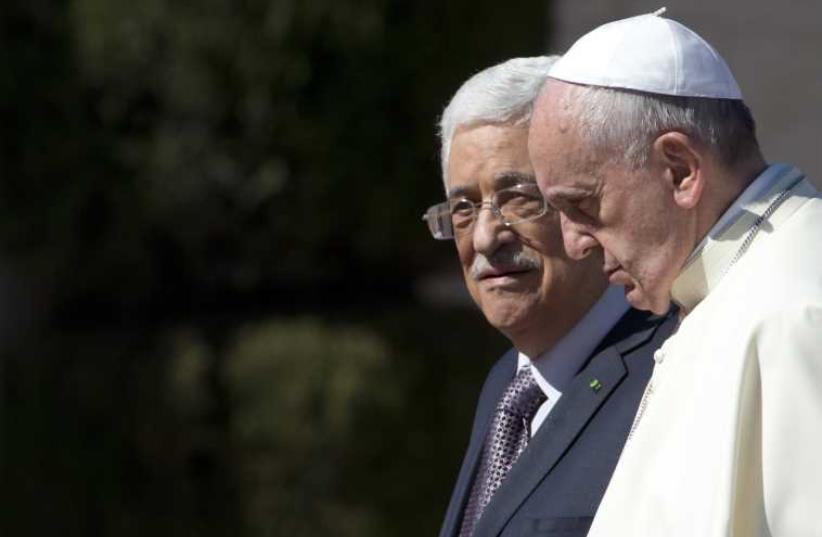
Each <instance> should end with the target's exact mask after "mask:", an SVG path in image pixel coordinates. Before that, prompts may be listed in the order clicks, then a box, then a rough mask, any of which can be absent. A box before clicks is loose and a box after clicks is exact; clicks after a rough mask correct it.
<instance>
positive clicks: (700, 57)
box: [549, 14, 742, 100]
mask: <svg viewBox="0 0 822 537" xmlns="http://www.w3.org/2000/svg"><path fill="white" fill-rule="evenodd" d="M549 76H550V77H551V78H555V79H558V80H563V81H565V82H572V83H575V84H584V85H588V86H601V87H606V88H621V89H630V90H636V91H643V92H646V93H660V94H664V95H676V96H680V97H711V98H715V99H739V100H741V99H742V92H741V91H740V90H739V85H738V84H737V83H736V80H734V76H733V75H732V74H731V70H730V69H729V68H728V65H727V64H726V63H725V60H723V59H722V57H721V56H720V55H719V53H718V52H717V51H716V50H714V48H713V47H712V46H711V45H709V44H708V42H707V41H705V40H704V39H702V38H701V37H700V36H698V35H697V34H696V33H695V32H694V31H692V30H690V29H689V28H686V27H685V26H683V25H682V24H680V23H678V22H676V21H673V20H671V19H666V18H663V17H660V16H658V15H657V14H651V15H639V16H637V17H631V18H628V19H622V20H618V21H615V22H610V23H607V24H603V25H602V26H600V27H599V28H596V29H594V30H592V31H591V32H588V33H587V34H585V35H584V36H582V37H581V38H579V39H578V40H577V42H576V43H574V45H573V46H572V47H571V48H570V49H569V50H568V52H566V53H565V54H564V55H563V56H562V58H561V59H560V60H559V61H557V63H556V64H554V66H553V68H552V69H551V72H550V75H549Z"/></svg>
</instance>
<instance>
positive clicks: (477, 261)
mask: <svg viewBox="0 0 822 537" xmlns="http://www.w3.org/2000/svg"><path fill="white" fill-rule="evenodd" d="M540 266H541V263H540V259H539V257H538V256H537V254H536V253H535V252H529V251H525V250H514V249H511V248H505V249H501V250H497V251H496V252H494V253H493V254H492V255H491V256H489V257H486V256H485V255H483V254H479V253H478V254H476V255H475V256H474V261H473V262H472V263H471V272H470V274H471V278H473V279H474V280H479V279H480V278H482V277H483V276H484V275H486V274H487V273H489V272H499V271H502V272H515V271H516V272H519V271H526V270H536V269H538V268H539V267H540Z"/></svg>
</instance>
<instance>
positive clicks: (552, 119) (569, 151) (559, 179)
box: [528, 80, 604, 189]
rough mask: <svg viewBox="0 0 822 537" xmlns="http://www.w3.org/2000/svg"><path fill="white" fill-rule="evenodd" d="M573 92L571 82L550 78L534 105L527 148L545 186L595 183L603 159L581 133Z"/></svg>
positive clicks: (538, 177) (540, 182)
mask: <svg viewBox="0 0 822 537" xmlns="http://www.w3.org/2000/svg"><path fill="white" fill-rule="evenodd" d="M571 92H572V86H571V85H570V84H566V83H564V82H560V81H555V80H551V81H549V82H548V83H547V84H546V86H545V88H544V90H543V92H542V93H541V94H540V97H539V98H538V99H537V102H536V104H535V107H534V116H533V120H532V122H531V128H530V132H529V139H528V144H529V146H528V150H529V154H530V158H531V160H532V162H533V163H534V168H535V171H536V175H537V181H538V182H539V184H540V186H541V187H542V188H543V189H551V188H553V187H555V186H561V185H569V184H573V185H582V184H590V183H596V182H597V181H598V176H599V175H600V174H599V172H600V170H601V168H602V165H603V162H604V159H603V156H602V155H600V154H599V153H598V152H597V151H595V150H594V148H593V146H592V145H591V144H590V143H589V142H588V141H587V140H586V139H585V138H584V137H583V136H581V135H580V130H579V128H578V120H577V118H576V116H575V113H574V106H573V104H572V100H571Z"/></svg>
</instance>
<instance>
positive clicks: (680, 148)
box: [652, 131, 706, 210]
mask: <svg viewBox="0 0 822 537" xmlns="http://www.w3.org/2000/svg"><path fill="white" fill-rule="evenodd" d="M652 151H653V153H654V157H655V159H656V160H657V163H658V164H659V165H660V166H661V168H662V169H663V172H664V174H665V180H666V181H667V182H668V186H669V187H670V188H671V190H672V192H673V194H674V202H675V203H676V204H677V205H679V207H681V208H682V209H686V210H689V209H693V208H694V207H696V205H697V204H698V203H699V200H700V198H702V191H703V190H704V188H705V174H704V171H705V170H704V169H703V167H704V166H705V164H706V163H705V161H704V159H703V157H702V154H701V152H700V151H699V148H698V147H697V145H696V143H695V142H694V140H693V139H692V138H691V137H690V136H688V135H687V134H684V133H682V132H675V131H674V132H666V133H664V134H661V135H659V137H657V139H656V140H654V143H653V148H652Z"/></svg>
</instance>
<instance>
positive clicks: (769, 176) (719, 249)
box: [671, 164, 803, 314]
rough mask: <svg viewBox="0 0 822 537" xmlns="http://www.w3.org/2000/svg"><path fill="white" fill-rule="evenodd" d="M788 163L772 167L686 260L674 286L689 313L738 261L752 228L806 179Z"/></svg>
mask: <svg viewBox="0 0 822 537" xmlns="http://www.w3.org/2000/svg"><path fill="white" fill-rule="evenodd" d="M802 177H803V175H802V172H800V171H799V170H797V169H796V168H794V167H792V166H789V165H787V164H773V165H771V166H768V167H767V168H766V169H765V171H763V172H762V173H761V174H760V175H759V176H758V177H757V178H756V179H754V180H753V182H752V183H751V184H750V185H748V187H747V188H746V189H745V190H744V191H743V192H742V194H740V195H739V197H738V198H737V199H736V200H734V202H733V203H732V204H731V206H730V207H729V208H728V209H727V210H726V211H725V212H724V213H723V214H722V216H721V217H720V218H719V220H717V222H716V224H714V226H713V227H712V228H711V229H710V231H708V233H707V235H705V237H704V238H703V239H702V241H701V242H700V243H699V245H698V246H697V247H696V248H695V249H694V251H693V252H692V253H691V255H690V256H689V257H688V259H687V260H686V261H685V264H684V268H683V269H682V271H681V272H680V274H679V276H677V278H676V280H674V284H673V287H672V289H671V297H672V299H673V301H674V302H675V303H676V304H677V305H678V306H679V307H680V308H681V309H682V311H683V312H685V313H686V314H687V313H688V312H690V311H691V310H693V308H695V307H696V306H697V305H698V304H699V302H701V301H702V299H704V298H705V297H706V296H707V295H708V293H709V292H710V291H711V289H713V288H714V287H715V286H716V285H717V284H718V283H719V281H720V280H721V279H722V277H723V276H724V275H725V272H726V271H727V270H728V269H729V268H730V266H731V264H732V263H733V262H734V261H735V260H736V259H735V256H737V254H738V252H739V251H740V247H741V246H742V245H743V243H744V242H745V240H746V238H747V235H748V231H749V230H750V229H751V228H752V227H753V226H754V224H755V222H756V221H757V219H759V218H761V217H762V215H763V214H764V213H765V212H766V211H767V210H768V208H769V207H770V205H771V204H773V203H775V202H776V203H778V198H779V196H780V195H781V194H782V192H784V191H785V190H786V189H790V188H791V187H792V186H794V185H795V184H796V183H797V182H798V181H800V180H801V179H802Z"/></svg>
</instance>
